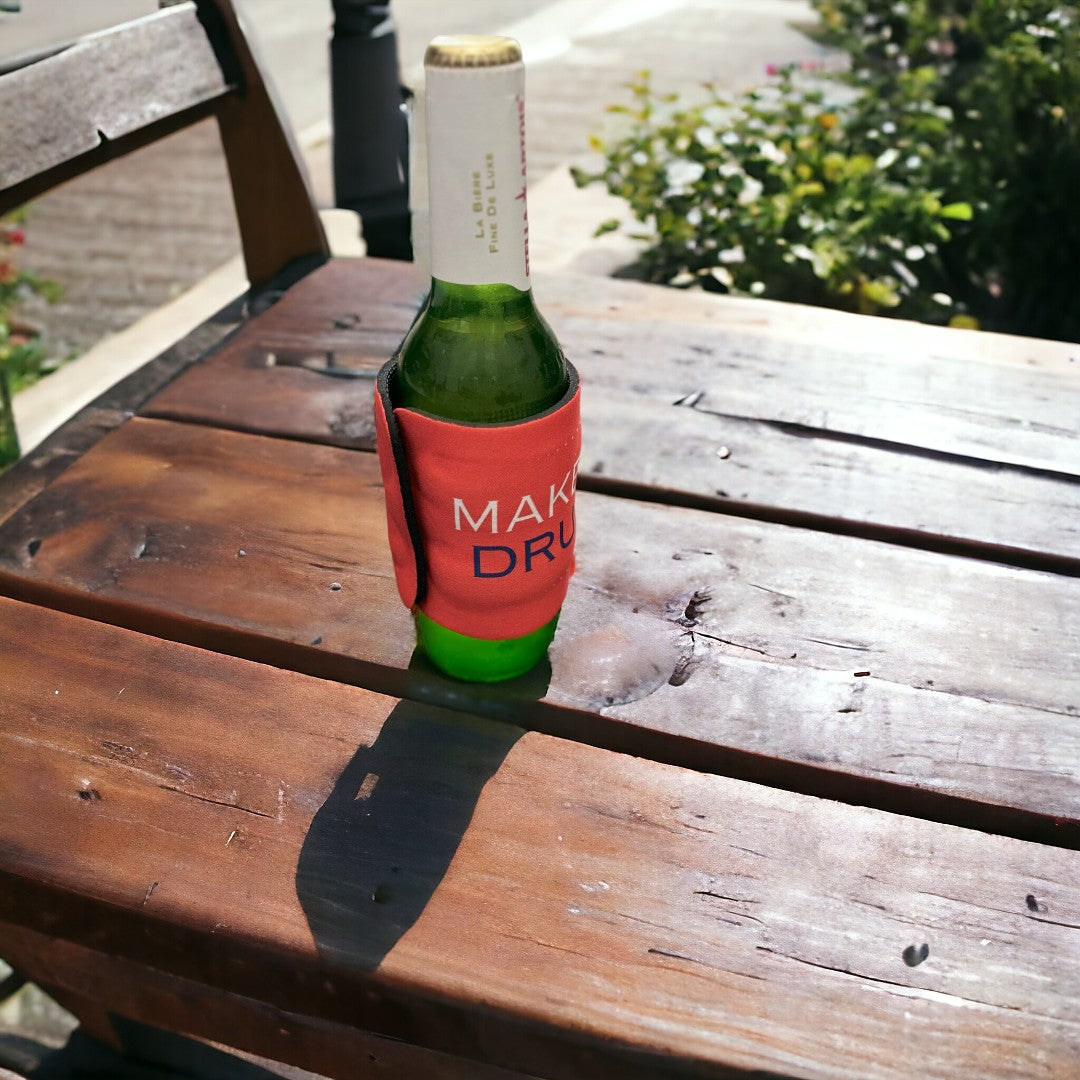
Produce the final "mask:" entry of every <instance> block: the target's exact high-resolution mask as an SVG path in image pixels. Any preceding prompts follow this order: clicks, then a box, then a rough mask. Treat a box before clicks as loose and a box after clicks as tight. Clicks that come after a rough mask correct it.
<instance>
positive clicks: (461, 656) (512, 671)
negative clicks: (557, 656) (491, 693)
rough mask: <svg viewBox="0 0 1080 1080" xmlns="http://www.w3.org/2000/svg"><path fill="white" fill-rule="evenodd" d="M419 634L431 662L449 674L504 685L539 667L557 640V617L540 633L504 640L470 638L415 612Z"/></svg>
mask: <svg viewBox="0 0 1080 1080" xmlns="http://www.w3.org/2000/svg"><path fill="white" fill-rule="evenodd" d="M415 620H416V634H417V638H418V639H419V641H420V644H421V646H422V647H423V649H424V652H425V653H427V656H428V659H429V660H430V661H431V662H432V663H433V664H434V665H435V666H436V667H437V668H438V669H439V670H440V671H442V672H444V673H445V674H446V675H450V676H452V677H453V678H455V679H463V680H465V681H466V682H503V681H505V680H506V679H513V678H516V677H517V676H518V675H524V674H525V672H527V671H530V670H532V668H534V667H536V665H537V664H538V663H540V661H541V660H543V658H544V656H545V655H546V654H547V650H548V646H549V645H550V644H551V641H552V638H554V637H555V627H556V625H557V624H558V621H559V618H558V616H556V617H555V618H554V619H552V620H551V622H549V623H545V624H544V625H543V626H541V627H540V629H539V630H534V631H533V632H532V633H531V634H525V635H523V636H522V637H516V638H508V639H504V640H501V641H488V640H486V639H484V638H475V637H469V636H468V635H467V634H459V633H457V631H455V630H449V629H447V628H446V627H445V626H440V625H439V624H438V623H437V622H435V621H434V620H432V619H430V618H428V616H427V615H425V614H424V613H423V612H422V611H417V612H415Z"/></svg>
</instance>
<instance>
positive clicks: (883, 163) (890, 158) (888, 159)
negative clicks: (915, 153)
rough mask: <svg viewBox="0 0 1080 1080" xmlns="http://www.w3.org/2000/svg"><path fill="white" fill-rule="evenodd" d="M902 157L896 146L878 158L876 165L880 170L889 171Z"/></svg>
mask: <svg viewBox="0 0 1080 1080" xmlns="http://www.w3.org/2000/svg"><path fill="white" fill-rule="evenodd" d="M899 157H900V151H899V150H897V149H896V147H895V146H890V147H889V149H888V150H886V151H884V153H882V154H880V155H879V156H878V159H877V161H875V162H874V164H875V165H876V166H877V167H878V168H879V169H887V168H888V167H889V166H890V165H892V164H894V163H895V162H896V160H897V159H898V158H899Z"/></svg>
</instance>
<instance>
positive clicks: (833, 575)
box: [0, 419, 1080, 845]
mask: <svg viewBox="0 0 1080 1080" xmlns="http://www.w3.org/2000/svg"><path fill="white" fill-rule="evenodd" d="M380 483H381V480H380V476H379V473H378V467H377V463H376V462H375V459H374V457H373V456H372V455H370V454H366V453H357V452H350V451H346V450H341V449H337V448H333V447H326V446H318V445H314V444H303V443H294V442H288V441H284V440H278V439H266V438H260V437H257V436H250V435H242V434H238V433H234V432H229V431H221V430H216V429H213V428H202V427H192V426H190V425H185V424H179V423H174V422H166V421H158V420H146V419H135V420H132V421H130V422H129V423H128V424H126V425H125V426H124V427H122V428H120V429H119V430H117V431H115V432H114V433H112V434H111V435H110V436H109V437H107V438H106V439H105V440H103V441H102V442H101V443H99V444H98V445H97V446H96V447H95V448H94V449H93V450H92V451H91V452H89V453H88V454H86V455H85V456H84V457H83V458H82V459H81V460H80V461H79V462H77V463H76V464H75V465H73V466H71V467H70V468H69V469H68V470H67V472H65V473H64V474H63V475H62V476H61V477H59V479H58V480H57V481H56V482H55V483H54V484H53V485H52V486H51V487H49V488H48V489H46V490H45V491H44V492H43V493H42V494H41V496H39V497H38V498H37V499H36V500H34V501H33V502H32V503H30V504H29V505H28V506H27V507H25V508H24V509H23V510H22V511H20V512H19V513H17V514H15V515H14V516H13V517H12V518H11V519H10V520H9V521H8V522H7V524H6V525H5V526H4V527H3V528H2V529H0V588H2V590H3V591H4V592H6V593H7V594H8V595H12V596H17V597H22V598H25V599H32V600H34V601H35V602H39V603H45V604H48V605H51V606H56V607H59V608H62V609H66V610H69V611H72V612H75V613H78V614H84V615H89V616H92V617H94V618H101V619H107V620H110V621H113V622H117V623H119V624H121V625H126V626H129V627H133V628H136V629H139V630H142V631H144V632H147V633H154V634H158V635H161V636H165V637H170V638H174V639H177V640H182V641H186V642H189V643H191V644H197V645H204V646H207V647H211V648H215V649H219V650H222V651H227V652H233V653H235V654H237V655H242V656H247V657H249V658H251V659H256V660H261V661H264V662H268V663H274V664H277V665H279V666H283V667H290V668H294V669H296V670H301V671H306V672H308V673H310V674H316V675H321V676H325V677H328V678H335V679H341V680H345V681H350V682H356V683H360V684H362V685H367V686H371V687H374V688H377V689H381V690H384V691H389V692H394V693H398V694H404V695H411V696H423V697H428V698H430V699H433V700H436V701H438V702H442V703H448V704H454V705H456V706H457V707H461V708H464V709H467V710H469V711H494V712H495V713H497V714H498V715H517V716H518V718H519V721H520V722H523V723H526V724H528V725H529V726H533V727H536V726H540V727H542V728H544V729H545V730H552V731H558V732H559V733H567V734H571V733H573V732H574V731H579V732H581V736H580V737H582V738H583V739H584V740H585V741H593V739H594V738H597V739H602V740H610V739H613V738H615V737H616V736H618V737H620V738H621V737H624V736H625V735H626V734H627V733H626V731H623V732H622V734H620V733H619V732H616V731H615V730H614V728H613V726H612V725H611V724H609V725H608V726H607V728H605V727H604V725H603V724H601V725H600V726H599V727H597V726H596V725H591V724H590V721H588V720H587V717H588V716H600V717H603V718H606V719H608V720H610V721H613V722H614V721H617V722H618V723H619V724H622V725H626V726H627V727H628V729H629V734H630V736H632V735H633V732H634V731H639V732H658V733H661V734H663V735H664V736H669V737H670V739H668V743H669V744H670V749H664V745H663V741H661V742H660V743H656V742H650V743H649V744H648V745H649V747H650V749H649V751H648V752H649V753H650V754H661V755H668V754H674V753H676V752H678V753H679V754H683V755H691V756H692V755H693V754H695V753H701V752H703V751H707V750H708V748H710V747H719V748H728V749H731V750H737V751H743V752H745V753H746V754H750V755H758V758H755V759H754V760H751V759H749V758H746V759H739V758H738V757H737V756H736V757H731V758H726V757H725V756H724V755H723V754H714V755H712V756H711V757H708V758H703V759H702V761H701V767H702V768H708V769H710V770H716V771H721V772H724V771H735V773H736V775H745V776H751V777H753V778H754V779H763V780H770V781H771V782H778V783H780V782H782V783H783V785H784V786H787V785H788V784H794V785H795V786H797V787H798V789H799V790H809V791H813V792H815V793H833V794H834V796H835V797H844V796H842V795H841V794H840V785H837V786H836V787H835V788H830V787H828V786H826V787H816V786H810V787H802V786H799V785H805V784H813V783H815V780H814V777H813V776H812V775H807V774H801V775H800V776H795V777H793V778H792V779H791V780H785V781H781V777H780V775H779V773H777V772H776V766H775V764H774V765H771V766H770V765H769V761H770V760H772V761H774V762H775V761H776V760H779V761H781V762H783V761H789V762H796V763H801V764H802V765H805V766H808V767H810V769H811V772H812V770H813V769H814V768H820V769H822V770H825V771H826V772H827V773H828V774H829V775H830V776H832V777H833V780H831V781H829V782H830V783H833V782H834V781H835V779H836V778H837V777H840V778H842V777H845V776H847V777H862V778H869V779H871V780H876V781H882V782H888V783H893V784H899V785H902V786H904V787H905V788H908V789H911V790H912V791H921V792H924V793H931V794H932V793H938V794H941V795H951V796H958V797H962V798H964V799H968V800H974V801H975V802H976V803H985V804H986V805H988V806H991V807H1012V808H1014V809H1019V810H1022V811H1023V812H1024V815H1026V816H1025V821H1026V822H1027V823H1026V824H1025V823H1024V822H1018V823H1014V824H1011V825H1010V824H1009V823H1008V822H1007V821H1005V822H1001V821H998V820H997V819H994V821H993V822H989V821H987V822H984V821H982V819H980V818H979V817H978V815H977V814H976V813H975V811H976V809H977V808H973V807H967V808H966V809H965V808H963V807H960V808H958V809H957V811H956V812H957V813H959V814H960V816H959V817H957V816H949V818H948V819H949V820H954V821H964V822H966V823H968V824H973V825H978V826H979V827H987V828H994V829H1003V830H1004V831H1009V832H1012V831H1014V830H1020V831H1016V833H1015V834H1016V835H1023V836H1026V835H1033V836H1036V835H1037V836H1041V837H1043V838H1045V839H1048V840H1049V841H1050V842H1059V843H1064V844H1066V845H1070V844H1073V843H1075V839H1070V838H1071V837H1073V836H1074V831H1075V829H1076V824H1077V822H1078V821H1080V788H1078V777H1077V771H1076V762H1077V760H1078V759H1080V743H1078V742H1077V729H1076V717H1077V715H1078V708H1080V581H1077V580H1075V579H1070V578H1061V577H1058V576H1055V575H1046V574H1034V573H1031V572H1025V571H1020V570H1016V569H1014V568H1010V567H1002V566H995V565H992V564H985V563H978V562H973V561H971V560H966V559H959V558H946V557H942V556H940V555H936V554H931V553H925V552H918V551H910V550H905V549H902V548H895V547H892V546H890V545H884V544H873V543H869V542H867V541H864V540H856V539H852V538H847V537H835V536H829V535H826V534H821V533H815V532H812V531H807V530H796V529H788V528H784V527H782V526H777V525H772V524H769V523H762V522H755V521H746V520H740V519H736V518H730V517H726V516H724V515H720V514H711V513H705V512H702V511H696V510H687V509H681V508H672V507H667V508H665V507H659V506H650V505H647V504H639V503H633V502H630V501H628V500H625V499H613V498H608V497H603V496H597V495H591V494H588V493H582V494H580V495H579V499H578V515H579V522H580V529H579V538H578V545H579V546H578V572H577V575H576V576H575V578H574V581H573V584H572V586H571V592H570V595H569V597H568V600H567V604H566V606H565V608H564V613H563V616H562V620H561V623H560V629H559V634H558V636H557V638H556V646H557V649H556V653H555V654H554V655H555V658H556V659H555V667H554V672H553V674H552V675H551V676H550V684H549V683H548V681H547V680H548V675H547V674H546V673H545V672H543V671H541V672H538V673H536V675H535V676H534V678H533V680H532V681H529V680H527V681H526V683H525V685H524V686H512V687H511V688H509V689H508V690H507V691H505V693H504V692H502V691H499V690H488V689H480V690H477V689H475V688H472V689H470V688H468V687H465V686H463V685H462V684H456V683H452V682H449V681H447V680H444V679H440V678H439V677H438V676H437V675H435V674H434V673H433V672H431V671H430V670H426V669H425V668H424V667H423V665H422V664H421V663H420V661H419V660H417V659H415V658H413V656H412V651H413V636H412V628H411V625H410V622H409V618H408V614H407V612H406V611H405V609H404V608H403V607H402V606H401V604H400V601H399V600H398V597H397V593H396V589H395V586H394V582H393V579H392V570H391V565H390V559H389V553H388V549H387V543H386V538H385V526H384V519H383V508H382V497H381V489H380ZM335 586H336V587H335ZM1002 612H1010V613H1021V612H1022V613H1023V616H1022V617H1021V618H1010V619H1007V620H1006V619H1003V618H1002V617H1001V613H1002ZM612 627H615V628H616V632H618V633H624V634H626V635H628V637H629V645H630V648H629V649H628V650H627V651H628V652H629V654H631V655H633V654H634V649H635V648H636V645H635V642H638V641H640V642H642V643H644V644H643V647H644V648H645V649H646V650H649V649H652V648H653V646H654V644H655V642H656V641H657V640H658V639H659V640H660V642H661V650H660V651H661V657H660V660H659V661H657V663H658V664H659V665H660V666H659V667H656V668H655V670H653V669H648V662H647V661H648V656H649V655H651V653H649V654H647V656H646V661H643V664H644V666H645V668H646V676H647V677H641V678H639V677H638V676H637V675H634V676H633V677H628V678H627V679H626V680H624V682H625V687H624V688H622V689H618V690H617V691H616V692H614V693H613V694H610V695H609V693H608V691H607V690H605V689H603V688H602V686H601V684H600V683H599V682H598V679H597V672H596V671H590V670H588V669H587V668H586V669H585V670H584V671H582V670H581V669H580V668H579V669H577V670H575V667H574V658H575V657H578V656H583V655H588V654H590V652H589V650H595V646H596V645H597V643H598V637H599V645H600V646H601V648H600V653H601V655H603V643H604V635H605V634H610V633H611V632H612V631H611V628H612ZM620 628H621V629H620ZM622 647H623V644H619V648H622ZM583 649H584V650H585V652H583V651H582V650H583ZM608 651H609V652H610V645H609V646H608ZM665 662H666V664H667V667H666V668H664V667H663V664H664V663H665ZM537 680H539V681H537ZM609 696H610V697H611V700H610V701H609V700H608V697H609ZM541 697H543V698H545V701H546V703H547V705H548V706H551V707H552V708H554V709H555V710H556V713H557V715H556V716H548V717H547V718H546V719H545V718H544V716H542V715H541V713H542V712H543V709H542V708H541V707H540V706H537V705H536V699H537V698H541ZM530 699H531V702H532V704H530V703H529V701H530ZM567 709H570V710H573V711H572V712H569V713H567V712H566V710H567ZM555 724H557V725H560V726H548V727H545V725H555ZM586 732H591V733H592V734H586ZM678 740H690V742H689V744H680V746H677V745H676V743H678ZM603 745H618V746H619V747H620V748H623V747H624V746H625V748H627V749H632V747H633V742H632V739H631V742H630V743H629V744H623V743H618V744H615V743H611V742H608V741H605V742H603ZM638 745H639V749H638V750H637V751H636V752H641V753H644V752H646V751H645V749H644V748H643V744H640V743H639V744H638ZM667 759H668V760H674V761H677V762H679V763H680V764H689V763H690V760H688V759H687V757H686V756H680V757H668V758H667ZM770 769H772V770H773V771H772V772H770ZM740 770H743V771H740ZM746 770H749V771H746ZM756 770H761V771H756ZM859 790H860V793H859V795H858V798H860V799H873V798H876V797H878V796H875V795H874V794H873V792H867V791H865V790H863V789H859ZM886 794H887V793H879V796H880V797H882V798H884V797H885V795H886ZM880 805H883V806H895V805H897V804H895V803H887V802H883V803H881V804H880ZM909 812H912V813H915V812H917V807H916V806H915V804H914V803H912V805H911V806H910V808H909ZM927 812H931V811H927ZM932 812H933V813H934V814H935V815H937V814H938V813H939V811H937V810H934V811H932ZM940 813H941V814H942V815H944V814H945V813H946V811H945V810H942V811H940ZM948 813H949V814H950V815H951V814H952V812H951V811H949V812H948ZM965 814H966V815H967V816H966V817H965V816H964V815H965ZM973 814H974V815H975V816H971V815H973ZM1028 817H1030V818H1031V820H1030V821H1027V818H1028ZM1054 819H1059V820H1058V822H1057V823H1055V820H1054ZM1027 829H1032V830H1034V831H1033V832H1028V831H1023V830H1027Z"/></svg>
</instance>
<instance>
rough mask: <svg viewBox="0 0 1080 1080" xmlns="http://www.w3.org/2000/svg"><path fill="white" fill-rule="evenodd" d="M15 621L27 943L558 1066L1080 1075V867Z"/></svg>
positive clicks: (21, 610)
mask: <svg viewBox="0 0 1080 1080" xmlns="http://www.w3.org/2000/svg"><path fill="white" fill-rule="evenodd" d="M0 609H2V612H3V617H2V618H0V687H2V695H0V700H2V702H3V714H4V724H3V728H2V730H0V743H2V744H3V753H2V754H0V789H2V790H3V791H4V793H5V797H4V799H3V800H0V838H2V842H0V877H2V879H3V887H2V888H0V919H2V920H4V921H6V922H7V923H9V924H15V925H17V926H24V927H26V928H28V929H30V930H31V931H34V932H36V933H44V934H47V935H49V936H51V937H59V938H61V939H67V940H70V941H73V942H75V943H76V944H78V945H80V946H83V947H85V948H88V949H94V950H96V951H98V952H101V953H104V954H109V955H113V956H116V957H118V958H119V959H120V960H122V961H124V962H125V963H127V964H130V965H133V966H134V965H139V964H144V965H149V966H151V967H153V968H156V969H157V970H159V971H161V972H164V973H166V974H167V975H169V976H176V977H179V978H180V979H184V980H193V981H196V982H199V981H210V982H211V983H212V985H214V986H216V987H217V989H218V990H220V991H224V992H225V993H226V994H234V995H246V996H250V997H253V998H255V999H256V1000H258V1001H260V1002H262V1003H264V1004H265V1005H269V1006H271V1007H272V1008H277V1009H284V1010H292V1011H297V1012H300V1013H301V1014H303V1015H319V1016H321V1017H323V1018H324V1019H325V1020H326V1021H329V1022H330V1023H345V1024H348V1025H351V1026H356V1027H359V1028H367V1029H368V1030H371V1031H373V1032H376V1033H378V1034H381V1035H383V1036H391V1037H394V1038H405V1039H406V1040H407V1041H409V1042H411V1043H413V1044H416V1045H419V1046H424V1047H427V1048H428V1049H431V1050H437V1051H441V1052H449V1053H456V1054H459V1055H462V1056H466V1057H471V1058H475V1059H477V1060H482V1061H486V1062H488V1063H490V1064H492V1065H497V1066H499V1067H504V1068H511V1069H513V1068H517V1069H519V1070H520V1069H524V1070H527V1071H534V1072H536V1073H537V1074H538V1075H543V1076H548V1077H553V1078H559V1077H567V1078H569V1077H574V1078H575V1080H577V1078H579V1077H583V1076H589V1077H608V1076H610V1077H615V1076H625V1075H627V1073H629V1074H631V1075H634V1076H642V1077H653V1076H656V1077H659V1076H675V1075H686V1076H691V1075H694V1076H706V1075H707V1076H725V1075H732V1076H735V1075H745V1074H746V1073H748V1072H750V1071H751V1070H759V1071H760V1072H759V1073H758V1074H759V1075H760V1074H761V1073H765V1074H769V1075H778V1076H797V1077H825V1076H828V1077H834V1078H835V1077H852V1078H858V1080H878V1078H900V1077H908V1076H911V1075H919V1076H927V1077H954V1076H958V1075H961V1076H966V1075H971V1076H985V1077H999V1076H1001V1077H1004V1076H1021V1075H1022V1076H1025V1077H1047V1078H1051V1077H1054V1078H1060V1077H1065V1076H1067V1075H1069V1071H1070V1070H1071V1069H1072V1068H1073V1066H1074V1064H1075V1062H1076V1060H1077V1055H1078V1054H1080V1025H1078V1024H1077V1020H1076V1017H1077V1006H1078V1003H1080V962H1078V961H1080V929H1078V927H1080V906H1078V904H1077V897H1078V896H1080V855H1078V854H1077V853H1076V852H1069V851H1062V850H1057V849H1048V848H1043V847H1040V846H1037V845H1031V844H1025V843H1023V842H1020V841H1015V840H1009V839H1006V838H1001V837H993V836H987V835H983V834H978V833H972V832H968V831H965V830H958V829H954V828H951V827H947V826H941V825H936V824H933V823H927V822H920V821H914V820H911V819H905V818H901V817H896V816H892V815H887V814H882V813H879V812H875V811H869V810H863V809H858V808H851V807H844V806H840V805H837V804H832V803H829V802H824V801H819V800H814V799H808V798H805V797H801V796H797V795H792V794H788V793H784V792H777V791H770V790H768V789H766V788H761V787H758V786H755V785H751V784H744V783H740V782H737V781H733V780H729V779H726V778H720V777H712V776H705V775H700V774H696V773H694V772H691V771H687V770H680V769H674V768H671V767H668V766H663V765H659V764H657V763H654V762H649V761H644V760H636V759H633V758H628V757H624V756H621V755H616V754H611V753H609V752H606V751H602V750H596V749H592V748H586V747H580V746H574V745H573V744H569V743H566V742H564V741H561V740H558V739H552V738H549V737H546V736H541V735H537V734H523V733H522V732H521V731H520V730H515V729H513V728H512V727H510V726H507V725H502V724H494V723H489V722H484V721H481V720H477V719H472V718H468V717H466V716H464V715H460V714H459V715H449V714H443V713H441V712H440V711H439V710H435V709H431V708H428V707H425V706H421V705H416V704H408V703H403V702H395V701H393V700H392V699H387V698H381V697H378V696H377V695H373V694H370V693H367V692H365V691H361V690H356V689H351V688H348V687H344V686H340V685H336V684H334V683H331V682H326V681H320V680H311V679H306V678H304V677H302V676H297V675H295V674H292V673H289V672H284V671H280V670H275V669H272V668H268V667H263V666H259V665H253V664H249V663H245V662H243V661H238V660H233V659H230V658H228V657H223V656H218V655H213V654H209V653H204V652H200V651H198V650H193V649H189V648H185V647H182V646H176V645H171V644H168V643H165V642H161V641H156V640H153V639H150V638H147V637H144V636H141V635H136V634H132V633H130V632H127V631H123V630H119V629H116V628H111V627H106V626H103V625H101V624H96V623H91V622H87V621H83V620H78V619H74V618H71V617H69V616H65V615H62V614H59V613H53V612H49V611H46V610H43V609H40V608H34V607H30V606H26V605H21V604H17V603H14V602H11V601H0ZM57 655H63V656H64V657H65V664H64V665H63V667H62V668H58V667H57V664H56V659H55V658H56V656H57ZM924 946H925V947H926V948H925V950H924V948H923V947H924ZM924 952H925V959H923V957H924ZM905 957H906V958H907V959H905ZM128 970H135V969H134V967H131V968H129V969H128ZM155 985H156V987H157V991H160V989H161V982H160V981H158V982H157V983H156V984H155V983H153V982H152V983H151V990H154V989H155ZM181 989H183V988H182V987H181ZM233 1004H236V1002H235V1001H234V1002H233Z"/></svg>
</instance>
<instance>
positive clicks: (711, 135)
mask: <svg viewBox="0 0 1080 1080" xmlns="http://www.w3.org/2000/svg"><path fill="white" fill-rule="evenodd" d="M694 138H695V139H697V141H698V142H699V143H701V145H702V146H704V147H705V149H706V150H710V149H711V148H712V147H714V146H715V145H716V132H715V131H714V130H713V129H712V128H711V127H709V125H708V124H702V125H701V127H699V128H696V129H695V130H694Z"/></svg>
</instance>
